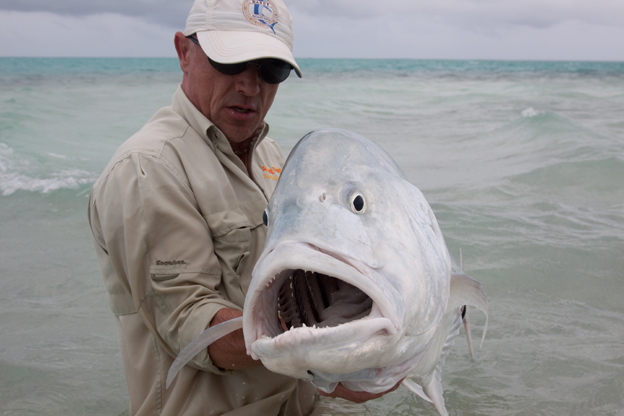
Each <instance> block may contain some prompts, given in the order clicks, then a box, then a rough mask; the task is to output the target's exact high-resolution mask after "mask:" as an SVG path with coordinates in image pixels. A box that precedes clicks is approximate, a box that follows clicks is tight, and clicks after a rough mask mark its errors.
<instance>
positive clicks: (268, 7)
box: [243, 0, 278, 33]
mask: <svg viewBox="0 0 624 416" xmlns="http://www.w3.org/2000/svg"><path fill="white" fill-rule="evenodd" d="M243 14H244V15H245V18H246V19H247V20H249V22H250V23H252V24H254V25H256V26H263V25H264V26H268V27H269V29H271V30H272V31H273V33H275V29H274V28H273V27H274V26H275V25H276V24H277V18H278V14H277V9H276V8H273V5H272V4H271V1H270V0H245V1H244V2H243Z"/></svg>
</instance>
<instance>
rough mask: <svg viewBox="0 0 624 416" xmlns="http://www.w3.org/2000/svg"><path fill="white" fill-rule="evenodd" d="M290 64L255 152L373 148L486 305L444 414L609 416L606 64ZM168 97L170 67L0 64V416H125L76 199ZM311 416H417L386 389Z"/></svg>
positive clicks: (617, 312)
mask: <svg viewBox="0 0 624 416" xmlns="http://www.w3.org/2000/svg"><path fill="white" fill-rule="evenodd" d="M300 63H301V67H302V69H303V71H304V78H303V79H297V78H296V77H292V78H291V79H289V80H287V81H286V82H285V83H284V84H282V85H281V86H280V90H279V92H278V96H277V98H276V100H275V103H274V105H273V108H272V109H271V112H270V113H269V115H268V117H267V120H268V122H269V124H270V126H271V134H270V135H271V137H273V138H274V139H276V140H277V141H278V143H280V145H281V146H282V148H283V150H284V152H285V153H288V152H289V151H290V149H291V148H292V147H293V145H294V144H295V143H296V141H297V140H298V139H299V138H300V137H302V136H303V135H304V134H305V133H307V132H308V131H310V130H312V129H315V128H320V127H342V128H347V129H351V130H354V131H356V132H358V133H361V134H363V135H365V136H367V137H369V138H371V139H373V140H375V141H377V142H378V143H379V144H381V145H382V146H383V147H384V148H385V149H386V150H387V151H388V152H389V153H390V154H391V155H392V156H393V157H394V158H395V159H396V160H397V162H398V163H399V165H401V167H402V168H403V169H404V171H405V173H406V175H407V176H408V178H409V179H410V181H412V182H413V183H414V184H415V185H416V186H418V187H419V188H420V189H421V190H422V191H423V193H424V194H425V196H426V197H427V199H428V200H429V202H430V203H431V205H432V207H433V209H434V211H435V213H436V216H437V218H438V221H439V222H440V226H441V228H442V231H443V232H444V235H445V238H446V241H447V245H448V246H449V250H450V251H451V253H452V254H453V255H454V256H455V257H459V250H460V249H461V251H462V253H463V261H464V269H465V270H466V271H467V272H468V273H469V274H470V275H471V276H473V277H474V278H476V279H477V280H479V281H480V282H481V283H482V284H483V286H484V288H485V290H486V292H487V294H488V300H489V305H490V320H489V328H488V332H487V336H486V339H485V343H484V345H483V347H482V348H481V349H480V350H478V351H477V354H476V357H475V360H474V361H471V360H470V358H469V356H468V351H467V345H466V341H465V339H464V338H463V337H461V336H460V337H458V339H457V341H456V343H455V346H454V348H453V349H452V351H451V354H450V355H449V357H448V359H447V361H446V364H445V366H444V368H443V374H442V384H443V386H444V389H445V393H444V397H445V400H446V406H447V409H448V410H449V412H450V414H451V415H578V416H581V415H583V416H584V415H611V416H624V63H589V62H497V61H417V60H416V61H410V60H397V61H376V60H306V59H302V60H301V62H300ZM180 79H181V73H180V70H179V68H178V65H177V61H176V60H171V59H26V58H23V59H10V58H0V317H1V318H0V415H2V416H9V415H20V416H22V415H64V416H67V415H110V416H117V415H123V414H125V412H126V408H127V400H128V399H127V391H126V385H125V379H124V374H123V367H122V363H121V356H120V354H119V348H118V343H117V335H116V331H115V327H114V321H113V318H112V315H111V312H110V311H109V309H108V305H107V301H106V298H105V291H104V286H103V283H102V280H101V276H100V272H99V268H98V266H97V262H96V258H95V254H94V250H93V245H92V242H91V235H90V230H89V227H88V222H87V214H86V209H87V200H88V195H89V191H90V187H91V185H92V184H93V182H94V181H95V179H96V178H97V176H98V174H99V173H100V172H101V171H102V169H103V168H104V166H105V165H106V163H107V162H108V160H109V158H110V157H111V155H112V154H113V152H114V151H115V149H116V148H117V146H119V144H120V143H121V142H122V141H124V140H125V139H126V138H127V137H129V136H130V135H131V134H133V133H134V132H135V131H136V130H138V129H139V128H140V127H141V126H142V125H143V124H144V123H145V122H146V121H147V120H148V119H149V118H150V117H151V115H152V114H153V113H154V112H155V111H156V110H157V109H158V108H160V107H161V106H164V105H168V104H169V103H170V101H171V96H172V94H173V92H174V91H175V89H176V87H177V85H178V83H179V82H180ZM471 318H472V327H473V336H474V338H480V336H481V333H482V329H483V324H484V321H485V320H484V317H483V315H482V314H480V313H479V312H478V311H476V310H474V311H473V312H472V313H471ZM326 404H327V406H329V407H331V408H332V409H333V410H332V414H336V415H339V414H349V415H350V414H370V415H435V414H436V412H435V410H434V409H433V407H432V406H431V405H429V404H428V403H424V402H423V401H422V400H420V399H417V398H415V397H414V396H413V395H412V394H411V393H409V392H408V391H407V390H405V389H404V388H400V389H399V390H397V391H396V392H394V393H391V394H389V395H387V396H385V397H384V398H382V399H380V400H377V401H373V402H369V403H367V404H366V405H365V406H363V407H362V406H359V407H358V406H353V405H351V404H349V403H347V402H344V401H326Z"/></svg>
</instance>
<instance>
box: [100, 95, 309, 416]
mask: <svg viewBox="0 0 624 416" xmlns="http://www.w3.org/2000/svg"><path fill="white" fill-rule="evenodd" d="M267 131H268V126H265V127H264V128H263V129H262V130H261V131H260V132H259V135H258V138H257V139H256V140H255V142H254V143H253V144H252V148H253V152H252V153H251V155H252V157H251V160H250V161H249V165H250V171H251V175H252V178H250V177H249V175H248V174H247V170H246V169H245V166H244V165H243V163H242V162H241V160H240V159H239V158H238V157H237V156H236V155H235V154H234V153H233V151H232V148H231V146H230V144H229V142H228V140H227V138H226V137H225V136H224V135H223V133H222V132H221V131H220V130H219V129H217V128H216V127H215V126H214V125H213V124H212V123H211V122H210V121H209V120H208V119H207V118H206V117H204V116H203V115H202V114H201V113H200V112H199V111H198V110H197V109H196V108H195V107H194V106H193V104H192V103H191V102H190V101H189V100H188V98H187V97H186V95H185V94H184V92H183V91H182V89H181V88H180V87H179V88H178V90H177V91H176V93H175V95H174V97H173V103H172V105H171V106H170V107H165V108H162V109H161V110H160V111H158V113H156V115H155V116H154V117H153V118H152V119H151V120H150V121H149V122H148V123H147V124H146V125H145V126H144V127H143V128H142V129H141V130H140V131H139V132H138V133H137V134H135V135H134V136H132V137H131V138H130V139H129V140H128V141H126V142H125V143H124V144H122V145H121V147H120V148H119V149H118V150H117V152H116V153H115V155H114V156H113V158H112V160H111V161H110V163H109V164H108V166H107V167H106V169H105V170H104V172H103V173H102V175H101V176H100V178H99V179H98V180H97V182H96V183H95V184H94V186H93V190H92V193H91V198H90V201H89V220H90V223H91V228H92V231H93V235H94V239H95V248H96V251H97V257H98V261H99V264H100V267H101V269H102V274H103V276H104V283H105V285H106V290H107V292H108V299H109V303H110V307H111V309H112V311H113V313H114V314H115V316H116V322H117V328H118V332H119V338H120V343H121V355H122V358H123V362H124V368H125V373H126V379H127V382H128V389H129V392H130V414H131V415H161V414H163V415H180V414H184V415H200V414H201V415H221V414H226V415H230V416H234V415H278V414H279V415H305V414H307V413H309V412H310V410H311V408H312V406H313V403H314V399H315V397H314V396H315V395H314V391H315V390H314V388H313V387H312V385H311V384H309V383H307V382H303V381H297V380H295V379H292V378H288V377H285V376H282V375H278V374H274V373H271V372H270V371H268V370H267V369H266V368H264V367H262V366H260V367H256V368H253V369H249V370H240V371H224V370H222V369H219V368H217V367H216V366H215V365H214V364H213V363H212V361H211V360H210V357H209V356H208V351H207V350H204V351H203V352H201V353H200V354H198V355H197V356H196V357H195V358H194V359H193V360H192V361H191V362H190V363H189V364H188V365H187V366H185V367H184V368H183V369H182V371H180V373H179V374H178V376H177V377H176V379H175V380H174V383H173V384H172V385H171V386H170V387H169V389H166V388H165V379H166V376H167V372H168V370H169V367H170V366H171V364H172V362H173V360H174V358H175V357H176V356H177V355H178V353H179V352H180V351H181V350H182V349H183V348H184V347H185V346H186V345H187V344H188V343H190V342H191V341H192V340H193V339H194V338H195V337H196V336H197V335H199V334H200V333H201V332H202V331H204V330H205V329H206V328H207V327H208V326H209V324H210V321H211V320H212V318H213V316H214V315H215V314H216V313H217V311H218V310H219V309H221V308H232V309H237V310H242V308H243V304H244V300H245V295H246V293H247V289H248V287H249V283H250V280H251V271H252V269H253V266H254V264H255V262H256V260H257V259H258V256H259V255H260V252H261V250H262V247H263V244H264V240H265V237H266V227H264V226H263V224H262V213H263V211H264V209H265V208H266V205H267V202H268V199H269V197H270V196H271V194H272V192H273V190H274V189H275V185H276V182H277V179H278V177H279V173H280V171H281V167H282V165H283V163H284V158H283V155H282V153H281V151H280V149H279V147H278V145H277V144H276V143H275V142H274V141H272V140H271V139H268V138H265V136H266V134H267Z"/></svg>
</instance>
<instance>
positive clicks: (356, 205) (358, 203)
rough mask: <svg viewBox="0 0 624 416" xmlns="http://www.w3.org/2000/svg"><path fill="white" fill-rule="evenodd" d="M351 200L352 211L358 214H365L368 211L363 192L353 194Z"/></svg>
mask: <svg viewBox="0 0 624 416" xmlns="http://www.w3.org/2000/svg"><path fill="white" fill-rule="evenodd" d="M349 202H350V204H351V211H353V212H354V213H356V214H363V213H364V211H366V201H365V200H364V197H363V196H362V195H361V194H357V193H356V194H353V195H351V198H349Z"/></svg>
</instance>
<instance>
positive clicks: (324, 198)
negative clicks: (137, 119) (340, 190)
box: [319, 192, 327, 202]
mask: <svg viewBox="0 0 624 416" xmlns="http://www.w3.org/2000/svg"><path fill="white" fill-rule="evenodd" d="M326 199H327V195H326V194H325V192H323V193H322V194H321V196H320V198H319V201H321V202H325V200H326Z"/></svg>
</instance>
